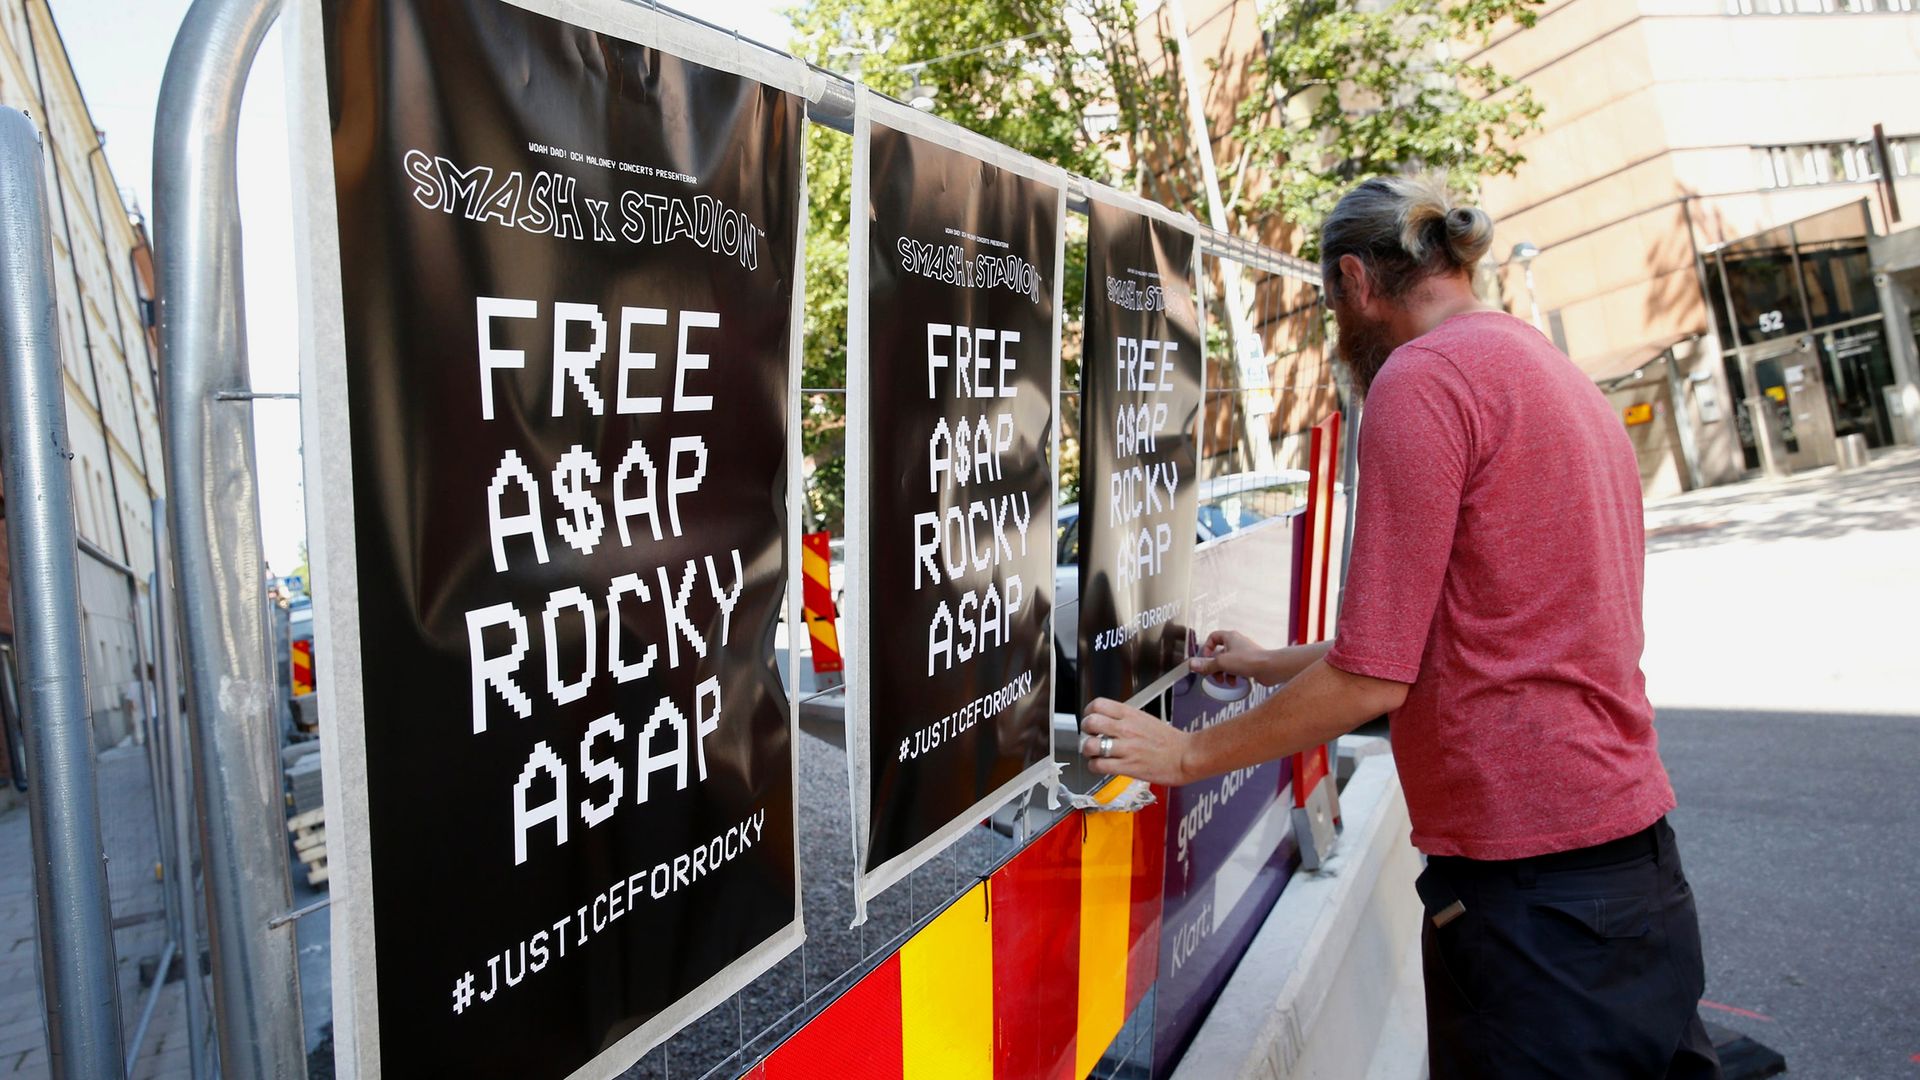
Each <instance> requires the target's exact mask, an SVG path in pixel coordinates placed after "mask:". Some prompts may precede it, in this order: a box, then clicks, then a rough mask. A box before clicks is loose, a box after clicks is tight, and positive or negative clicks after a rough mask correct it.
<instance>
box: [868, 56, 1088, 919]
mask: <svg viewBox="0 0 1920 1080" xmlns="http://www.w3.org/2000/svg"><path fill="white" fill-rule="evenodd" d="M1065 213H1066V189H1065V177H1064V174H1062V173H1060V172H1059V171H1058V170H1057V169H1054V168H1053V167H1051V166H1047V165H1044V164H1042V163H1040V162H1038V161H1035V160H1033V159H1031V158H1027V157H1024V156H1022V155H1019V154H1016V153H1014V152H1012V151H1010V150H1008V149H1006V148H1005V147H1001V146H998V145H997V144H994V143H992V142H990V141H988V140H986V139H982V138H979V137H978V136H973V135H971V134H970V133H968V132H965V131H963V130H961V129H959V128H955V127H952V126H951V125H948V124H944V123H942V122H940V121H936V120H933V119H932V118H930V117H926V116H924V115H923V114H919V113H915V112H913V111H912V110H909V109H906V108H904V107H901V106H898V105H896V104H894V103H892V102H888V101H882V100H878V99H875V98H873V97H871V96H868V95H865V94H864V93H863V94H862V95H861V100H860V108H859V110H858V111H857V114H856V121H855V129H854V215H853V216H854V234H853V250H852V260H853V267H852V279H851V284H850V292H851V295H850V303H851V307H850V311H849V319H848V323H849V337H850V341H849V349H848V354H849V355H848V426H849V431H850V437H849V439H848V443H849V470H848V480H847V484H848V505H849V522H848V532H849V536H850V537H851V540H850V543H849V544H848V548H849V552H850V556H851V558H850V569H851V571H852V581H853V586H852V590H851V593H852V595H851V597H850V599H851V600H852V612H851V614H852V627H851V632H850V634H849V638H850V644H851V645H852V649H851V659H852V661H853V663H852V668H853V680H852V681H853V694H854V696H853V701H852V703H851V708H850V709H849V710H848V731H849V742H848V774H849V779H850V782H851V785H852V792H851V794H852V803H853V808H854V845H855V858H856V860H857V862H858V865H859V874H858V882H857V886H856V889H855V903H856V909H857V910H858V912H859V913H860V914H859V917H860V918H864V917H865V914H864V912H865V903H866V901H867V900H868V899H869V898H871V897H872V896H874V895H876V894H878V893H879V892H880V891H881V890H883V889H885V888H886V887H887V886H888V885H891V884H892V883H894V882H896V881H898V880H900V878H902V877H904V876H906V874H908V873H909V872H911V871H912V870H913V868H914V867H915V866H917V865H919V864H920V863H922V862H924V861H926V859H928V858H930V857H931V856H932V855H934V854H936V853H937V852H939V851H940V850H941V849H942V848H944V847H945V846H946V845H947V844H948V843H950V842H951V841H952V840H953V839H954V838H956V837H957V836H959V835H960V834H961V833H962V832H964V831H965V830H966V829H967V828H969V827H970V826H972V825H974V824H976V823H978V821H979V820H980V819H981V818H982V817H984V816H986V814H987V813H989V812H990V811H991V810H992V809H993V807H994V806H995V805H996V804H997V803H999V802H1001V801H1004V800H1005V799H1007V798H1010V797H1011V796H1013V795H1015V794H1016V793H1018V792H1019V791H1020V790H1022V789H1024V788H1028V787H1030V786H1032V785H1033V784H1036V783H1040V782H1043V781H1046V782H1051V780H1052V779H1053V778H1054V776H1055V775H1056V771H1055V767H1054V764H1053V754H1052V745H1051V731H1052V703H1053V698H1052V694H1051V689H1050V688H1051V682H1052V668H1053V563H1054V558H1053V553H1054V549H1055V535H1056V532H1055V523H1054V468H1053V460H1054V450H1055V440H1056V438H1057V432H1056V428H1055V423H1054V399H1055V390H1056V387H1057V381H1058V375H1057V373H1058V368H1059V355H1060V337H1059V334H1060V330H1059V314H1060V264H1061V257H1062V245H1063V242H1064V237H1063V234H1062V231H1061V229H1062V223H1063V219H1064V217H1065Z"/></svg>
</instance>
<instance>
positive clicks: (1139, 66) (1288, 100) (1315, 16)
mask: <svg viewBox="0 0 1920 1080" xmlns="http://www.w3.org/2000/svg"><path fill="white" fill-rule="evenodd" d="M1373 2H1377V0H1288V2H1287V3H1284V4H1270V5H1269V6H1266V7H1265V8H1264V9H1263V10H1262V12H1261V20H1262V27H1263V30H1264V31H1265V36H1266V39H1267V41H1268V43H1269V49H1268V50H1267V51H1266V52H1265V53H1263V54H1261V55H1258V56H1256V57H1254V58H1253V59H1252V61H1251V65H1252V70H1253V72H1254V74H1255V76H1256V78H1255V79H1254V82H1253V87H1254V90H1253V92H1251V93H1249V94H1248V95H1247V97H1246V98H1245V100H1244V101H1243V102H1242V103H1241V105H1240V107H1239V108H1238V110H1237V111H1236V113H1235V114H1234V116H1233V117H1232V119H1231V123H1230V125H1228V124H1223V125H1222V126H1223V128H1225V130H1222V131H1221V132H1219V133H1218V134H1219V137H1220V138H1219V143H1218V144H1217V146H1216V150H1219V149H1220V148H1221V147H1226V148H1228V149H1227V150H1226V151H1225V152H1227V153H1229V154H1231V155H1233V157H1234V160H1232V161H1229V162H1225V163H1223V164H1222V180H1223V183H1224V184H1226V185H1228V188H1229V190H1228V196H1227V197H1228V201H1229V205H1228V207H1227V211H1228V215H1229V218H1230V220H1231V222H1232V223H1233V225H1234V227H1235V228H1236V230H1238V231H1240V232H1243V233H1245V234H1248V235H1253V236H1257V237H1261V238H1263V239H1266V240H1268V241H1269V242H1272V241H1274V240H1276V239H1277V238H1279V237H1280V236H1282V235H1283V234H1290V235H1292V236H1295V237H1298V238H1301V239H1300V243H1299V245H1298V246H1301V247H1303V248H1307V247H1310V244H1311V237H1312V236H1313V233H1314V231H1315V230H1317V228H1318V224H1319V220H1320V217H1321V216H1322V215H1324V213H1325V212H1326V210H1327V209H1329V208H1330V207H1331V202H1332V199H1333V198H1334V197H1335V196H1337V194H1338V192H1339V191H1341V190H1344V188H1345V187H1346V186H1347V185H1350V184H1352V183H1355V182H1358V181H1359V180H1361V179H1364V178H1366V177H1368V176H1373V175H1380V174H1383V173H1396V172H1401V171H1405V170H1406V169H1409V168H1414V167H1436V166H1437V167H1441V168H1445V169H1446V170H1447V171H1448V174H1449V175H1450V176H1451V177H1452V178H1453V179H1454V181H1455V182H1456V183H1457V184H1459V185H1461V186H1462V187H1468V186H1471V184H1472V183H1473V181H1474V180H1475V179H1477V178H1478V177H1480V176H1484V175H1489V174H1493V173H1503V172H1504V173H1510V172H1512V171H1513V169H1514V168H1516V167H1517V166H1518V165H1519V164H1520V162H1521V160H1522V158H1521V157H1520V156H1519V155H1518V154H1517V153H1516V152H1514V151H1513V150H1512V149H1511V147H1510V142H1511V140H1512V139H1514V138H1516V137H1518V136H1519V135H1521V134H1524V133H1525V132H1526V131H1527V130H1529V129H1530V127H1531V126H1532V125H1534V124H1535V123H1537V120H1538V117H1539V106H1538V105H1537V104H1536V103H1534V101H1533V99H1532V97H1531V96H1530V95H1529V94H1528V93H1527V92H1526V90H1525V88H1524V87H1517V86H1514V85H1513V83H1512V81H1511V80H1509V79H1506V78H1504V77H1502V76H1500V75H1498V74H1497V73H1495V72H1494V71H1493V70H1492V69H1491V68H1490V67H1488V66H1487V65H1484V64H1482V65H1474V64H1469V63H1466V62H1463V61H1456V60H1452V59H1450V58H1449V54H1448V53H1447V51H1446V49H1445V46H1446V45H1447V44H1448V43H1450V42H1459V41H1465V40H1470V39H1476V38H1478V39H1484V38H1485V37H1486V35H1487V34H1488V33H1489V32H1491V30H1492V29H1493V28H1494V27H1495V26H1496V25H1498V24H1500V23H1501V21H1502V20H1506V19H1511V20H1514V21H1516V22H1518V23H1520V24H1521V25H1531V24H1532V21H1533V18H1534V14H1533V9H1534V8H1535V7H1537V6H1538V5H1539V4H1540V3H1541V2H1542V0H1391V2H1389V3H1388V4H1387V6H1385V7H1382V8H1380V9H1379V10H1368V11H1362V10H1361V8H1362V6H1365V5H1367V4H1370V3H1373ZM1161 10H1162V15H1160V16H1159V17H1156V18H1154V19H1150V20H1142V18H1141V17H1140V15H1139V12H1138V9H1137V7H1136V4H1135V0H802V2H801V3H799V4H798V5H797V6H796V7H794V8H792V9H790V10H788V12H787V16H788V18H789V19H790V20H791V21H792V23H793V26H794V32H795V40H794V43H793V49H794V52H795V54H796V55H798V56H801V57H803V58H805V59H807V60H810V61H812V62H813V63H815V64H818V65H820V66H821V67H825V68H829V69H832V70H838V71H848V72H850V73H852V74H855V75H856V76H857V77H859V78H860V79H861V80H862V81H863V82H865V83H866V84H867V85H869V86H871V87H873V88H875V89H877V90H879V91H882V92H884V93H888V94H892V95H894V96H895V97H900V98H905V97H907V96H908V95H909V93H910V92H911V89H912V87H913V84H914V81H915V77H916V74H917V75H918V77H919V78H920V79H921V81H922V82H923V83H924V84H925V85H926V86H927V87H929V88H931V89H933V90H934V91H935V93H934V98H933V101H934V110H933V111H934V112H935V113H936V114H938V115H940V116H942V117H944V118H946V119H948V120H951V121H953V122H955V123H957V124H960V125H962V126H963V127H967V128H970V129H972V130H974V131H977V132H979V133H981V134H983V135H986V136H987V137H989V138H992V139H995V140H998V141H999V142H1002V143H1005V144H1007V145H1009V146H1012V147H1014V148H1016V149H1018V150H1022V151H1024V152H1026V153H1028V154H1031V155H1033V156H1034V157H1037V158H1040V159H1042V160H1044V161H1049V162H1052V163H1054V164H1056V165H1060V166H1061V167H1063V168H1065V169H1067V170H1068V171H1070V172H1073V173H1076V174H1078V175H1081V176H1085V177H1088V178H1090V179H1095V180H1099V181H1102V182H1105V183H1109V184H1112V185H1114V186H1116V187H1120V188H1122V189H1126V190H1134V191H1139V192H1140V193H1142V194H1144V195H1146V196H1147V197H1148V198H1152V199H1155V200H1157V201H1160V202H1162V203H1165V204H1166V205H1169V206H1173V207H1175V208H1176V209H1182V210H1185V211H1187V212H1188V213H1191V214H1193V215H1194V216H1196V217H1199V218H1202V219H1204V218H1205V217H1206V211H1207V208H1206V207H1205V205H1204V204H1202V203H1201V202H1200V201H1199V198H1200V196H1199V193H1200V192H1201V191H1202V185H1201V183H1200V176H1199V168H1198V163H1197V159H1196V158H1195V156H1194V154H1193V153H1192V151H1191V149H1190V144H1189V141H1188V128H1187V123H1186V119H1185V118H1186V116H1187V111H1186V106H1185V88H1184V84H1183V82H1182V81H1181V79H1180V76H1179V71H1178V67H1177V65H1176V64H1175V63H1173V62H1172V61H1173V59H1174V58H1176V57H1177V54H1178V48H1179V46H1178V42H1177V41H1176V40H1175V39H1174V37H1173V35H1172V34H1171V33H1169V32H1168V30H1169V28H1168V27H1167V25H1166V23H1165V15H1164V11H1165V9H1164V8H1163V9H1161ZM1409 57H1413V58H1416V60H1417V62H1409V60H1408V58H1409ZM916 64H924V66H923V67H922V68H920V69H919V71H918V72H915V71H910V70H905V69H907V68H909V67H911V66H913V65H916ZM1218 74H1219V72H1218V70H1215V75H1216V76H1217V75H1218ZM852 173H853V154H852V144H851V141H850V140H848V139H847V138H845V137H844V136H839V135H836V134H833V133H831V132H825V131H821V130H819V129H816V130H815V131H814V132H813V133H812V137H811V138H810V139H809V140H808V143H807V174H808V184H809V187H810V192H811V193H810V196H809V204H808V205H809V221H808V239H807V297H808V299H807V323H806V328H805V333H806V347H805V350H806V361H805V369H804V375H803V382H804V384H805V385H806V386H808V387H818V388H837V387H842V386H845V385H846V325H847V323H846V319H847V307H846V301H847V255H848V253H847V245H848V242H849V237H850V229H851V222H850V218H849V214H850V213H851V210H852V207H851V197H852ZM1076 226H1077V221H1076V220H1074V219H1070V220H1069V230H1070V231H1069V234H1068V245H1067V265H1066V267H1065V268H1064V271H1065V273H1064V280H1063V282H1062V284H1063V286H1064V290H1063V291H1064V296H1063V306H1064V308H1065V312H1064V314H1065V317H1066V319H1067V320H1068V327H1067V330H1066V333H1065V335H1063V337H1064V341H1065V343H1066V345H1065V348H1064V349H1063V368H1064V370H1063V372H1062V377H1063V380H1064V381H1065V384H1066V385H1073V384H1074V383H1075V382H1076V381H1077V376H1076V371H1077V369H1076V365H1077V360H1078V355H1079V350H1078V348H1076V347H1073V344H1072V342H1073V340H1074V335H1075V327H1076V326H1077V320H1078V317H1079V313H1080V310H1081V290H1082V288H1083V287H1084V277H1085V265H1086V246H1085V239H1084V235H1085V234H1084V231H1078V232H1076V231H1075V229H1076ZM1065 419H1066V420H1067V423H1066V425H1065V426H1066V432H1065V434H1066V438H1067V440H1069V441H1070V440H1071V437H1072V435H1073V430H1072V418H1071V417H1069V418H1065ZM845 427H846V410H845V398H844V396H843V395H840V394H835V393H815V394H812V395H810V397H809V400H808V403H807V406H806V409H805V411H804V416H803V432H802V447H803V450H804V452H805V453H806V454H807V455H808V457H809V458H810V459H811V460H812V461H813V463H814V473H813V476H812V480H811V483H810V484H809V485H808V492H807V498H808V501H809V508H810V510H811V513H812V516H813V518H814V521H815V522H816V527H825V528H829V529H832V530H834V531H839V530H840V528H841V516H842V511H843V507H844V495H843V490H844V469H843V457H842V453H843V449H844V441H845V437H846V431H845ZM1063 457H1065V458H1067V459H1068V460H1066V461H1064V462H1063V496H1062V497H1063V498H1070V497H1072V488H1073V487H1074V486H1076V485H1075V484H1074V483H1073V481H1074V480H1075V479H1076V477H1075V476H1074V474H1073V470H1072V464H1073V458H1074V455H1073V454H1072V453H1071V448H1070V447H1069V448H1068V452H1067V453H1065V454H1063Z"/></svg>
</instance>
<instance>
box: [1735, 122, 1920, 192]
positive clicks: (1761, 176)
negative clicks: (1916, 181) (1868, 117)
mask: <svg viewBox="0 0 1920 1080" xmlns="http://www.w3.org/2000/svg"><path fill="white" fill-rule="evenodd" d="M1887 158H1888V160H1889V161H1890V162H1891V164H1892V166H1893V175H1894V176H1895V177H1905V176H1910V175H1912V169H1913V167H1914V166H1915V165H1920V135H1902V136H1895V137H1890V138H1888V139H1887ZM1753 162H1754V170H1755V172H1756V174H1757V178H1758V180H1759V182H1760V186H1761V187H1762V188H1789V187H1812V186H1815V185H1819V184H1861V183H1869V182H1872V181H1875V180H1878V179H1880V162H1879V160H1878V155H1876V154H1875V153H1874V152H1873V140H1871V139H1848V140H1846V141H1844V142H1838V141H1836V142H1818V143H1793V144H1789V145H1786V146H1756V147H1754V148H1753Z"/></svg>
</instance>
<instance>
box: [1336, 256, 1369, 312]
mask: <svg viewBox="0 0 1920 1080" xmlns="http://www.w3.org/2000/svg"><path fill="white" fill-rule="evenodd" d="M1340 292H1341V295H1343V296H1345V297H1346V299H1347V303H1348V304H1350V305H1352V306H1353V307H1356V308H1362V307H1366V306H1367V301H1368V300H1369V299H1371V298H1372V296H1373V282H1372V281H1371V280H1369V279H1368V277H1367V264H1366V263H1363V262H1361V261H1360V256H1358V255H1342V256H1340Z"/></svg>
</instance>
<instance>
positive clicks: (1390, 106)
mask: <svg viewBox="0 0 1920 1080" xmlns="http://www.w3.org/2000/svg"><path fill="white" fill-rule="evenodd" d="M1542 2H1543V0H1390V2H1388V3H1385V4H1376V3H1372V2H1360V3H1356V2H1355V0H1277V2H1276V0H1268V3H1266V4H1265V6H1264V8H1263V11H1262V15H1261V26H1262V29H1263V30H1264V32H1265V35H1266V39H1267V43H1268V49H1267V51H1266V53H1265V54H1264V55H1262V56H1260V57H1258V58H1256V60H1255V62H1254V63H1255V69H1256V72H1257V74H1258V83H1257V85H1258V86H1259V87H1260V91H1261V92H1259V93H1256V94H1253V95H1250V96H1249V97H1248V98H1247V99H1246V100H1245V101H1243V102H1241V104H1240V108H1239V111H1238V116H1237V119H1236V124H1235V128H1234V134H1235V135H1236V136H1237V137H1238V138H1239V139H1241V140H1242V141H1243V143H1244V145H1245V147H1246V150H1247V153H1246V156H1245V157H1244V158H1243V161H1244V162H1247V163H1250V164H1247V165H1245V166H1244V167H1246V168H1254V169H1261V170H1271V175H1270V176H1269V177H1267V178H1266V179H1267V186H1266V187H1265V189H1264V190H1262V191H1261V192H1260V193H1259V194H1258V195H1257V196H1255V197H1253V198H1251V199H1249V200H1248V205H1247V206H1245V207H1242V208H1240V212H1241V213H1243V214H1245V215H1247V216H1252V217H1261V216H1264V215H1268V214H1275V213H1277V214H1278V215H1280V217H1281V218H1283V219H1284V220H1286V221H1287V222H1290V223H1293V224H1295V225H1298V226H1300V227H1301V228H1302V231H1301V233H1300V234H1299V235H1300V237H1301V244H1300V247H1301V249H1302V250H1301V254H1303V255H1306V256H1307V257H1309V258H1311V257H1313V256H1314V255H1315V254H1316V252H1315V251H1314V250H1313V248H1314V246H1315V242H1316V236H1315V234H1316V233H1317V231H1318V226H1319V223H1320V221H1321V220H1323V219H1324V218H1325V216H1326V214H1327V212H1328V211H1330V210H1332V209H1333V204H1334V203H1335V202H1337V201H1338V200H1339V198H1340V195H1341V194H1342V193H1343V192H1345V191H1346V190H1347V189H1348V188H1350V187H1352V186H1353V185H1354V184H1357V183H1359V182H1360V181H1362V180H1365V179H1367V178H1369V177H1373V176H1387V175H1395V174H1399V173H1405V172H1409V171H1412V170H1435V171H1440V172H1444V173H1445V174H1446V176H1447V179H1448V182H1449V183H1450V185H1451V186H1452V187H1454V188H1455V189H1456V190H1458V191H1461V192H1471V191H1473V190H1474V189H1475V188H1476V187H1477V185H1478V182H1479V180H1480V179H1481V178H1482V177H1486V176H1494V175H1502V174H1506V175H1511V174H1512V173H1513V172H1514V170H1515V169H1517V168H1518V167H1519V166H1520V165H1521V163H1522V162H1524V161H1525V158H1524V157H1522V156H1521V155H1520V153H1519V152H1518V151H1516V150H1515V149H1514V148H1513V144H1514V143H1515V142H1516V141H1517V140H1518V139H1520V138H1521V137H1522V136H1524V135H1526V134H1527V133H1528V132H1530V131H1533V130H1535V129H1537V128H1538V127H1539V122H1540V115H1541V107H1540V104H1539V102H1537V101H1535V100H1534V97H1533V94H1532V92H1531V91H1530V90H1529V89H1528V88H1527V87H1525V86H1523V85H1520V84H1519V83H1518V82H1517V81H1516V80H1515V79H1513V78H1512V77H1510V76H1508V75H1504V74H1502V73H1500V72H1498V71H1496V70H1494V68H1493V66H1492V65H1491V64H1486V63H1472V62H1469V61H1467V60H1463V59H1460V58H1459V57H1458V56H1457V55H1456V54H1457V53H1459V52H1460V51H1463V47H1464V46H1466V45H1468V44H1470V43H1476V42H1478V43H1484V42H1485V41H1486V40H1487V39H1488V37H1489V36H1490V35H1491V34H1492V32H1493V31H1494V29H1495V28H1497V27H1499V26H1501V25H1503V24H1507V23H1512V24H1516V25H1518V26H1520V27H1523V28H1524V27H1530V26H1532V25H1533V24H1534V21H1535V19H1536V18H1537V17H1538V14H1537V10H1536V9H1537V8H1539V7H1540V6H1541V4H1542ZM1236 186H1238V185H1236Z"/></svg>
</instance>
